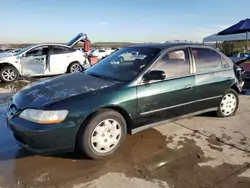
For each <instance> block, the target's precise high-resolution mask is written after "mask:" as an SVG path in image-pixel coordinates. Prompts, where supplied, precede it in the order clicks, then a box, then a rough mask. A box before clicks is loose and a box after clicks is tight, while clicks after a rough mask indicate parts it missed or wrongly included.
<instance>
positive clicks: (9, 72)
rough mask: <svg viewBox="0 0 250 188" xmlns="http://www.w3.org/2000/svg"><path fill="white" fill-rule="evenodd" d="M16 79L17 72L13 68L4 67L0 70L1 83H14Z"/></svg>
mask: <svg viewBox="0 0 250 188" xmlns="http://www.w3.org/2000/svg"><path fill="white" fill-rule="evenodd" d="M17 78H18V71H17V69H16V68H15V67H12V66H5V67H3V68H2V69H1V70H0V79H1V80H2V82H5V83H9V82H14V81H15V80H17Z"/></svg>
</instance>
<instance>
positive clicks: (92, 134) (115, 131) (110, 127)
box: [78, 110, 127, 159]
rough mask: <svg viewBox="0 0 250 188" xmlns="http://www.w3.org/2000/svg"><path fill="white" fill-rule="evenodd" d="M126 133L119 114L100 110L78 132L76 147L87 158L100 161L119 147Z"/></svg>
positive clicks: (124, 124) (125, 127) (123, 122)
mask: <svg viewBox="0 0 250 188" xmlns="http://www.w3.org/2000/svg"><path fill="white" fill-rule="evenodd" d="M126 132H127V126H126V121H125V119H124V118H123V116H122V115H121V114H120V113H118V112H116V111H114V110H101V111H99V112H97V113H96V114H94V116H93V117H92V118H91V120H90V121H89V123H88V124H87V125H86V127H84V128H82V129H81V130H80V131H79V135H78V146H79V147H80V150H81V151H82V152H84V153H85V154H86V155H87V156H88V157H90V158H93V159H102V158H104V157H107V156H110V155H112V154H114V153H115V152H116V151H117V150H118V149H119V148H120V147H121V145H122V144H123V142H124V140H125V136H126Z"/></svg>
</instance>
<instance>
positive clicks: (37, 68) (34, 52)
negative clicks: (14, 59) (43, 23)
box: [20, 46, 48, 76]
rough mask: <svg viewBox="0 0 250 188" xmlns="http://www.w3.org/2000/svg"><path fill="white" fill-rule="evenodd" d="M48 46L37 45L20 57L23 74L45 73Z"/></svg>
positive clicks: (35, 74)
mask: <svg viewBox="0 0 250 188" xmlns="http://www.w3.org/2000/svg"><path fill="white" fill-rule="evenodd" d="M47 52H48V47H47V46H42V47H36V48H33V49H31V50H30V51H28V52H26V53H25V54H24V55H23V56H22V57H21V59H20V64H21V73H22V75H23V76H37V75H44V73H45V70H46V55H47Z"/></svg>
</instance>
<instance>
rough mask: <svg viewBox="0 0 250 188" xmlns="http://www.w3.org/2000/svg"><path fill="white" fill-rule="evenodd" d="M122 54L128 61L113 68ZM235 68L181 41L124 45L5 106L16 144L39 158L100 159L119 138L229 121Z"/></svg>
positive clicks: (237, 81) (237, 82) (236, 87)
mask: <svg viewBox="0 0 250 188" xmlns="http://www.w3.org/2000/svg"><path fill="white" fill-rule="evenodd" d="M124 54H126V55H127V54H131V56H132V57H131V58H129V60H126V59H124V61H122V62H119V60H120V59H121V58H120V57H121V56H123V55H124ZM241 71H242V70H241V69H240V68H239V67H237V66H235V65H234V64H233V62H232V61H231V60H230V59H229V58H228V57H226V56H225V55H224V54H223V53H222V52H220V51H218V50H216V49H214V48H212V47H209V46H204V45H198V44H189V43H175V44H172V43H160V44H144V45H143V44H142V45H135V46H130V47H124V48H122V49H120V50H119V51H117V52H115V53H113V54H112V55H110V56H108V57H106V58H105V59H103V60H101V61H100V62H99V63H97V64H95V65H93V66H92V67H90V68H89V69H87V70H86V71H84V72H78V73H75V74H68V75H61V76H58V77H55V78H50V79H45V80H43V81H39V82H35V83H33V84H31V85H29V86H27V87H25V88H23V89H22V90H20V91H19V92H17V93H16V94H15V95H14V96H13V98H12V99H11V101H10V102H9V105H8V108H7V112H6V113H7V119H8V120H7V122H8V126H9V127H10V129H11V130H12V132H13V135H14V137H15V139H16V140H17V142H18V143H19V144H20V145H22V146H24V147H25V148H27V149H29V150H31V151H33V152H36V153H43V154H51V153H53V154H54V153H60V152H69V151H73V150H74V149H76V148H79V149H80V150H81V151H82V152H84V153H85V154H86V155H87V156H89V157H91V158H94V159H100V158H103V157H107V156H110V155H112V154H114V153H115V152H116V151H117V150H118V149H119V148H121V146H122V144H123V142H124V139H125V137H126V134H127V133H129V134H133V133H136V132H139V131H142V130H145V129H148V128H150V127H154V126H156V125H159V124H163V123H165V122H170V121H174V120H177V119H179V118H184V117H189V116H193V115H197V114H201V113H205V112H211V111H214V112H216V113H217V115H218V116H219V117H229V116H233V115H234V114H235V113H236V111H237V109H238V105H239V98H238V93H239V92H241V89H242V86H243V84H244V82H243V81H241V78H240V77H239V76H240V74H237V73H238V72H241Z"/></svg>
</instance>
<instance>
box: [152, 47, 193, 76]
mask: <svg viewBox="0 0 250 188" xmlns="http://www.w3.org/2000/svg"><path fill="white" fill-rule="evenodd" d="M151 70H161V71H164V72H165V74H166V78H173V77H179V76H185V75H188V74H189V73H190V60H189V54H188V50H187V49H186V48H185V49H178V50H173V51H170V52H168V53H166V54H165V55H164V56H163V57H162V58H161V59H160V60H159V61H158V62H156V64H155V65H154V66H153V68H152V69H151Z"/></svg>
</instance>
